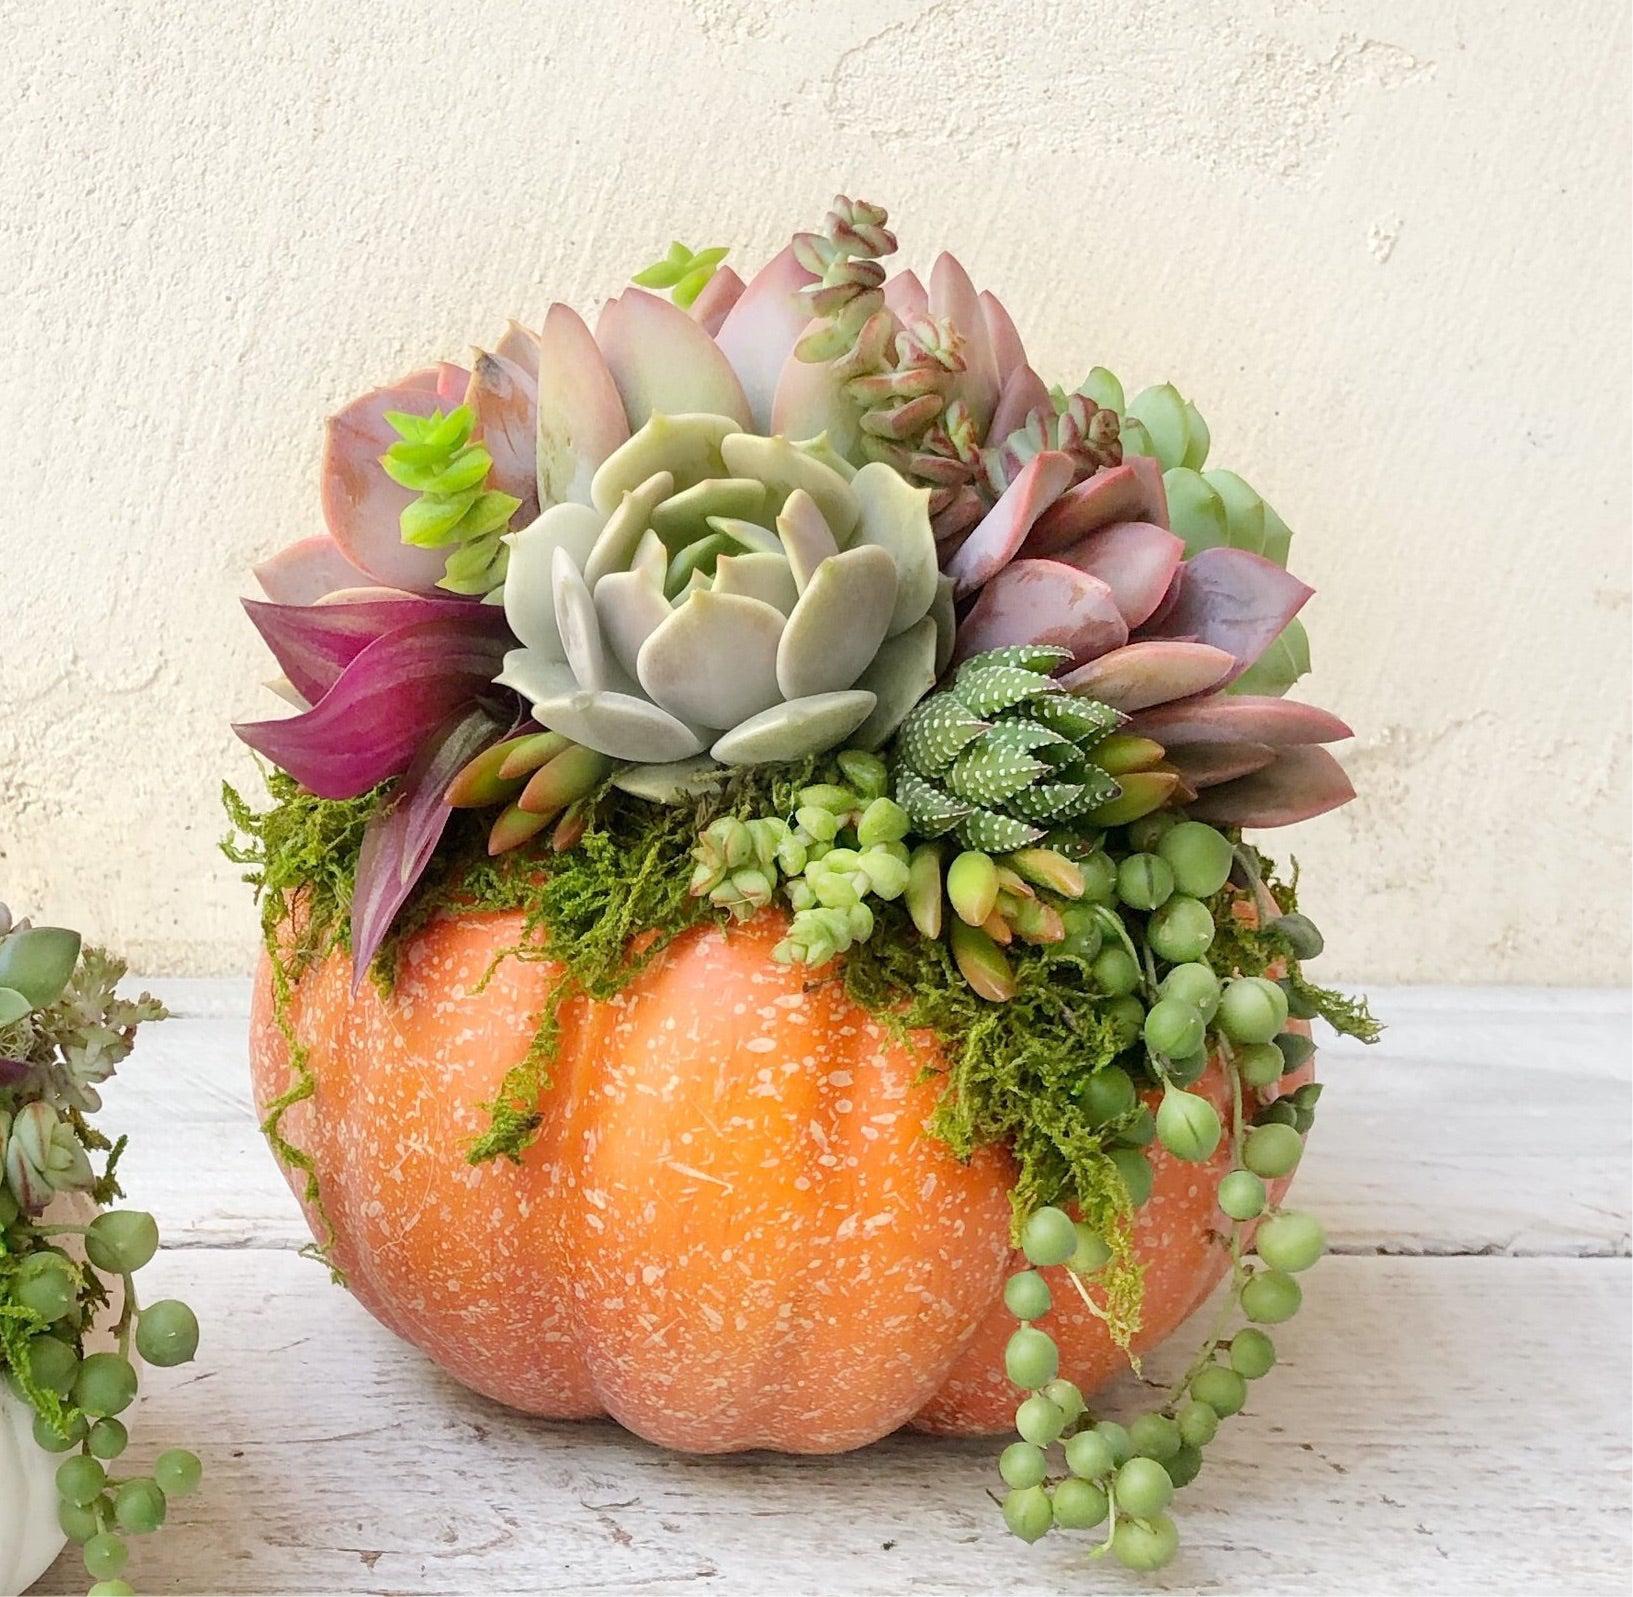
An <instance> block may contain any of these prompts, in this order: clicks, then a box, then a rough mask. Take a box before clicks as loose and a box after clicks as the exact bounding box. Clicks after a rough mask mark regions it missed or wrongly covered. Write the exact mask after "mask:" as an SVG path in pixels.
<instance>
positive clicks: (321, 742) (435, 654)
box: [234, 605, 509, 799]
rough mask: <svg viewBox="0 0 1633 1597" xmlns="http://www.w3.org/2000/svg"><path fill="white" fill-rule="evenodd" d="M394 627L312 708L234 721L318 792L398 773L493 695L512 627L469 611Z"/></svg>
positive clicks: (339, 793)
mask: <svg viewBox="0 0 1633 1597" xmlns="http://www.w3.org/2000/svg"><path fill="white" fill-rule="evenodd" d="M492 608H495V607H492V606H484V605H465V606H462V613H461V615H459V616H457V617H446V616H443V617H438V618H435V619H432V620H427V621H417V622H412V623H410V624H409V625H408V626H403V627H398V628H397V629H396V630H395V631H392V632H388V633H386V634H385V635H384V636H383V637H378V638H376V639H374V641H373V642H372V643H368V644H366V645H365V646H364V647H363V648H362V649H361V650H359V651H358V653H357V654H356V656H355V657H354V658H353V659H352V660H351V662H350V663H349V664H348V665H347V666H346V667H345V669H344V670H343V671H342V672H341V674H340V676H339V677H338V678H337V679H336V681H335V683H334V685H333V686H332V687H331V688H330V689H329V691H328V692H327V693H325V694H324V695H323V697H322V698H321V699H319V700H318V702H317V703H316V704H314V705H313V706H312V708H311V709H309V710H306V711H304V712H303V713H302V714H300V715H294V716H289V717H287V718H285V719H283V720H276V721H251V722H244V723H240V724H239V725H238V726H236V727H235V728H234V730H235V731H236V732H237V733H238V735H239V736H240V737H241V738H242V739H243V740H244V741H245V742H246V743H248V744H249V746H250V747H251V748H252V749H255V750H256V751H257V752H258V753H260V754H263V755H265V756H266V758H267V759H269V760H271V761H272V762H273V764H274V765H277V766H279V767H280V768H281V769H283V770H285V771H287V772H288V773H289V774H290V775H291V776H292V777H294V778H295V780H296V781H297V782H299V783H300V784H301V786H302V787H304V788H306V789H307V790H308V791H310V792H312V793H315V794H317V796H318V797H319V798H335V799H341V798H355V797H357V795H358V794H360V793H366V792H367V791H368V790H369V789H370V788H371V787H373V786H375V785H376V783H379V782H383V781H385V780H386V778H388V777H392V776H399V775H401V774H402V772H403V771H404V770H406V769H407V767H408V764H409V762H410V761H411V760H412V759H413V758H414V756H415V754H416V753H417V752H418V751H419V748H420V746H421V744H422V743H424V741H425V739H426V738H427V737H429V736H430V734H431V733H432V732H434V731H435V730H436V728H437V727H438V726H439V725H441V724H442V723H443V722H444V721H445V720H447V719H448V717H449V716H451V715H453V714H455V713H456V712H458V711H463V710H464V709H466V708H468V707H469V705H470V703H471V701H472V700H473V699H487V698H491V697H493V696H494V693H495V690H494V688H493V678H494V677H495V676H496V675H497V674H498V672H499V670H500V668H501V666H502V664H503V661H504V655H505V650H506V648H507V647H508V646H509V638H508V635H507V634H505V633H504V631H503V629H502V628H501V629H498V630H497V632H496V631H495V630H494V629H492V627H491V625H490V626H489V627H488V628H486V629H482V628H480V627H479V626H478V625H473V624H472V620H471V619H468V616H469V615H471V614H472V613H474V614H475V615H476V616H478V617H480V613H481V612H482V611H483V610H487V609H492Z"/></svg>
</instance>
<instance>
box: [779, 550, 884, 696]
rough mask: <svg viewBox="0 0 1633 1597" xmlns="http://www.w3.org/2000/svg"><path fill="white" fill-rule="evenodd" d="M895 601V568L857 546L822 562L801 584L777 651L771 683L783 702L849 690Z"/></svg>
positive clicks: (875, 553)
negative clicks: (778, 690) (802, 587)
mask: <svg viewBox="0 0 1633 1597" xmlns="http://www.w3.org/2000/svg"><path fill="white" fill-rule="evenodd" d="M895 603H896V565H895V562H894V561H893V560H892V559H891V558H890V556H889V554H888V553H886V551H885V550H883V549H878V548H874V547H871V546H867V545H859V546H858V547H856V548H854V549H846V550H845V551H843V553H840V554H836V555H834V556H832V557H831V558H830V559H827V560H824V561H823V562H822V563H821V564H820V565H819V566H818V567H817V568H816V570H815V571H814V572H813V573H812V575H811V577H810V580H809V581H808V582H807V583H806V584H805V589H804V592H802V593H801V594H800V596H799V602H798V603H797V604H796V605H795V606H794V609H793V613H792V614H791V615H790V616H789V617H788V625H787V626H786V627H785V628H784V629H783V635H782V642H781V644H780V645H779V647H778V650H777V682H778V685H779V686H780V687H781V689H782V692H783V696H784V697H785V698H789V699H803V698H809V697H811V696H812V695H814V694H818V693H835V692H838V691H839V690H840V689H842V688H848V687H850V686H851V685H852V684H853V683H854V682H855V681H856V679H857V678H858V677H859V676H861V674H862V673H863V672H864V671H865V670H866V669H867V668H868V666H869V664H870V663H871V662H872V660H873V658H874V656H875V655H877V654H878V652H879V645H880V644H882V643H883V642H884V641H885V635H886V633H887V632H888V630H889V627H890V616H891V612H892V609H893V607H894V605H895Z"/></svg>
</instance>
